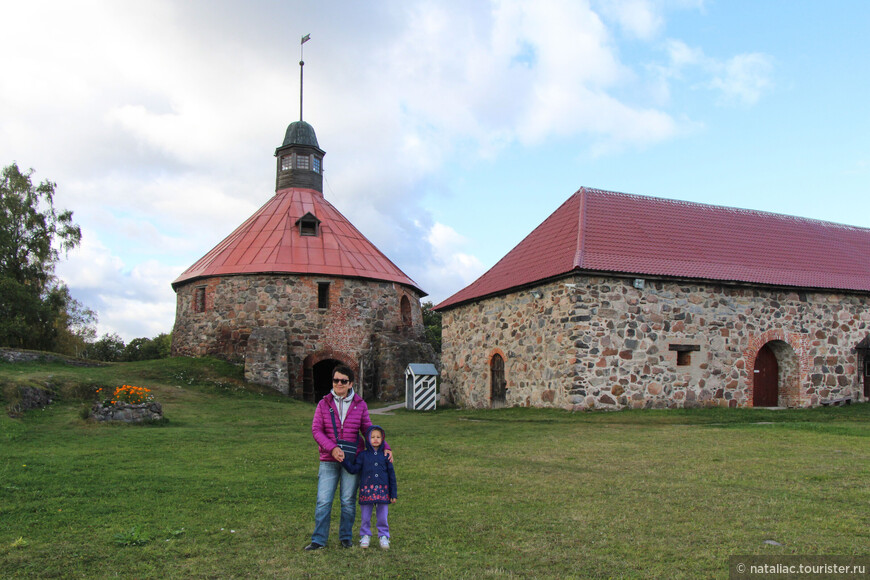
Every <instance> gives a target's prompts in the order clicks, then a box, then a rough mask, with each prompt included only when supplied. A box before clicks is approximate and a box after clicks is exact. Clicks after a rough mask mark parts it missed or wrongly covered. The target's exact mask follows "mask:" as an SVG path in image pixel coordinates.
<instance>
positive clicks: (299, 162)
mask: <svg viewBox="0 0 870 580" xmlns="http://www.w3.org/2000/svg"><path fill="white" fill-rule="evenodd" d="M296 169H308V155H297V156H296Z"/></svg>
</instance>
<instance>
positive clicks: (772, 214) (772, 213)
mask: <svg viewBox="0 0 870 580" xmlns="http://www.w3.org/2000/svg"><path fill="white" fill-rule="evenodd" d="M580 190H583V191H585V192H587V193H593V194H604V195H612V196H618V197H626V198H632V199H636V200H647V201H648V200H654V201H659V202H663V203H667V204H671V205H678V206H683V207H695V208H710V209H713V210H719V211H721V210H726V211H733V212H736V213H740V214H746V215H754V216H759V217H775V218H780V219H783V218H784V219H790V220H795V221H798V222H805V223H813V224H825V225H830V226H834V227H837V228H842V229H847V230H861V231H870V227H862V226H855V225H851V224H843V223H840V222H832V221H829V220H820V219H817V218H809V217H805V216H798V215H791V214H784V213H777V212H775V211H766V210H761V209H752V208H745V207H735V206H730V205H716V204H714V203H706V202H701V201H686V200H683V199H672V198H669V197H658V196H655V195H645V194H642V193H625V192H621V191H613V190H609V189H599V188H597V187H581V188H580ZM580 190H578V191H580Z"/></svg>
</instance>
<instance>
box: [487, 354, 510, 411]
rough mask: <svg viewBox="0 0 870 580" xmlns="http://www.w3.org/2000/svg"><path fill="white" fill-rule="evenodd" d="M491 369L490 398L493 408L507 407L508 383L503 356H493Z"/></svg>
mask: <svg viewBox="0 0 870 580" xmlns="http://www.w3.org/2000/svg"><path fill="white" fill-rule="evenodd" d="M489 368H490V398H491V399H492V406H493V408H498V407H504V406H505V394H506V390H507V389H506V385H507V381H506V380H505V378H504V359H503V358H501V355H499V354H496V355H493V357H492V361H490V363H489Z"/></svg>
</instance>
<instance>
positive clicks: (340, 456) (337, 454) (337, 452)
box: [332, 447, 344, 461]
mask: <svg viewBox="0 0 870 580" xmlns="http://www.w3.org/2000/svg"><path fill="white" fill-rule="evenodd" d="M332 458H333V459H335V460H336V461H344V451H342V450H341V447H335V448H334V449H333V450H332Z"/></svg>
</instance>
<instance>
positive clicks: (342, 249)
mask: <svg viewBox="0 0 870 580" xmlns="http://www.w3.org/2000/svg"><path fill="white" fill-rule="evenodd" d="M308 212H311V213H312V214H313V215H314V216H315V217H317V219H319V220H320V226H319V232H318V235H316V236H302V235H300V234H299V227H298V226H297V225H295V223H296V221H297V220H298V219H299V218H300V217H302V216H303V215H305V214H306V213H308ZM268 272H278V273H288V274H322V275H330V276H344V277H352V278H371V279H374V280H385V281H388V282H397V283H399V284H404V285H406V286H411V287H413V288H415V289H416V290H418V291H420V292H421V293H422V294H423V295H424V296H425V295H426V294H425V292H423V291H422V290H421V289H420V287H419V286H417V283H416V282H414V281H413V280H411V278H409V277H408V276H407V275H405V273H404V272H402V271H401V270H400V269H399V268H397V267H396V265H395V264H393V263H392V262H391V261H390V260H389V259H388V258H387V257H386V256H384V255H383V254H382V253H381V251H380V250H378V249H377V248H376V247H375V246H374V244H372V243H371V242H370V241H369V240H368V239H366V237H365V236H363V235H362V234H361V233H360V232H359V230H357V229H356V228H355V227H354V226H353V225H352V224H351V223H350V222H349V221H347V218H345V217H344V216H343V215H341V213H339V211H338V210H337V209H335V208H334V207H333V206H332V204H330V203H329V202H328V201H326V200H325V199H324V198H323V196H322V195H321V194H320V193H319V192H317V191H314V190H311V189H297V188H291V189H283V190H280V191H278V192H276V193H275V196H274V197H273V198H272V199H270V200H269V201H268V202H266V204H265V205H264V206H263V207H261V208H260V209H259V210H258V211H257V212H256V213H255V214H254V215H252V216H251V217H249V218H248V219H247V220H246V221H245V222H244V223H243V224H242V225H240V226H239V227H238V228H236V231H234V232H233V233H231V234H230V235H229V236H227V237H226V238H225V239H224V240H223V241H222V242H220V243H219V244H218V245H217V246H215V247H214V248H212V250H211V251H210V252H208V253H207V254H206V255H205V256H203V257H202V258H200V259H199V261H197V262H196V263H195V264H194V265H193V266H191V267H190V268H188V269H187V270H186V271H185V272H184V273H183V274H181V276H179V277H178V278H177V279H176V280H175V281H174V282H173V283H172V286H173V288H175V287H177V286H178V285H179V284H182V283H184V282H188V281H191V280H195V279H197V278H205V277H208V276H226V275H231V274H262V273H268Z"/></svg>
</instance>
